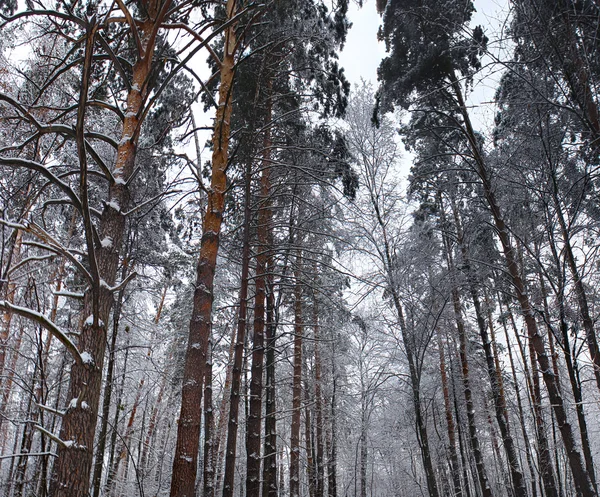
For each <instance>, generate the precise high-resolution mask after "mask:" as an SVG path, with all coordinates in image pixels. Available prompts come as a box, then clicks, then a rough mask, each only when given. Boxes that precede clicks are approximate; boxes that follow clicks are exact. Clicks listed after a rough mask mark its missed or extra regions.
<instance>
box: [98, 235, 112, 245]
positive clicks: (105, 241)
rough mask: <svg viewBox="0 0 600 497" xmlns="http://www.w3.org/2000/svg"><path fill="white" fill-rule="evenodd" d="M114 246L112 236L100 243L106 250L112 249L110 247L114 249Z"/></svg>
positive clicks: (106, 237)
mask: <svg viewBox="0 0 600 497" xmlns="http://www.w3.org/2000/svg"><path fill="white" fill-rule="evenodd" d="M112 244H113V239H112V238H111V237H110V236H105V237H104V238H103V239H102V240H101V241H100V245H102V247H104V248H110V247H112Z"/></svg>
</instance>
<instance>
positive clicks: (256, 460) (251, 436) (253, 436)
mask: <svg viewBox="0 0 600 497" xmlns="http://www.w3.org/2000/svg"><path fill="white" fill-rule="evenodd" d="M267 87H268V91H269V95H267V111H266V122H267V124H266V126H267V128H266V129H265V135H264V139H263V157H262V173H261V179H260V204H259V209H258V228H257V255H256V277H255V295H254V326H253V340H252V378H251V380H250V414H249V416H248V426H247V431H246V453H247V470H246V496H247V497H259V495H260V463H261V452H260V449H261V443H260V442H261V418H262V395H263V369H264V355H265V349H264V346H265V343H264V342H265V339H264V334H265V298H266V290H265V289H266V272H267V258H268V251H269V250H270V247H269V233H270V225H271V208H270V199H269V195H270V194H271V191H270V190H271V180H270V174H271V172H270V171H271V145H272V144H271V126H270V121H271V105H272V104H271V95H270V91H271V89H270V85H269V84H267Z"/></svg>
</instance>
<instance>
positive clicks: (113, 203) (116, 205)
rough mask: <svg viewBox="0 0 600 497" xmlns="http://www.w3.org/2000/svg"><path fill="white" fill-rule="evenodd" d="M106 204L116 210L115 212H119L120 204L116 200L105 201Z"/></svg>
mask: <svg viewBox="0 0 600 497" xmlns="http://www.w3.org/2000/svg"><path fill="white" fill-rule="evenodd" d="M106 205H108V207H110V208H111V209H114V210H116V211H117V212H121V206H120V205H119V204H118V202H115V201H114V200H111V201H110V202H107V203H106Z"/></svg>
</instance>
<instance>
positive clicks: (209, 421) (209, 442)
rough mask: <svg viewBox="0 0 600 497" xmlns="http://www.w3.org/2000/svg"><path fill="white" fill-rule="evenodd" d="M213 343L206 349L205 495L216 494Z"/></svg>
mask: <svg viewBox="0 0 600 497" xmlns="http://www.w3.org/2000/svg"><path fill="white" fill-rule="evenodd" d="M212 349H213V344H212V338H209V340H208V350H207V351H206V370H205V371H204V461H203V463H204V464H203V466H204V477H203V479H202V480H203V481H202V495H203V497H214V495H215V457H214V450H215V433H214V431H215V430H214V428H215V426H214V425H215V416H214V413H213V389H212V384H213V359H212V357H213V350H212Z"/></svg>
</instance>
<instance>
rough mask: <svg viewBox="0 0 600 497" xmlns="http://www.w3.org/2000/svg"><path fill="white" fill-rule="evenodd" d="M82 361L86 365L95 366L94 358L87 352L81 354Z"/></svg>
mask: <svg viewBox="0 0 600 497" xmlns="http://www.w3.org/2000/svg"><path fill="white" fill-rule="evenodd" d="M81 360H82V361H83V363H84V364H94V358H93V357H92V354H90V353H89V352H88V351H87V350H86V351H84V352H82V353H81Z"/></svg>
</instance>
